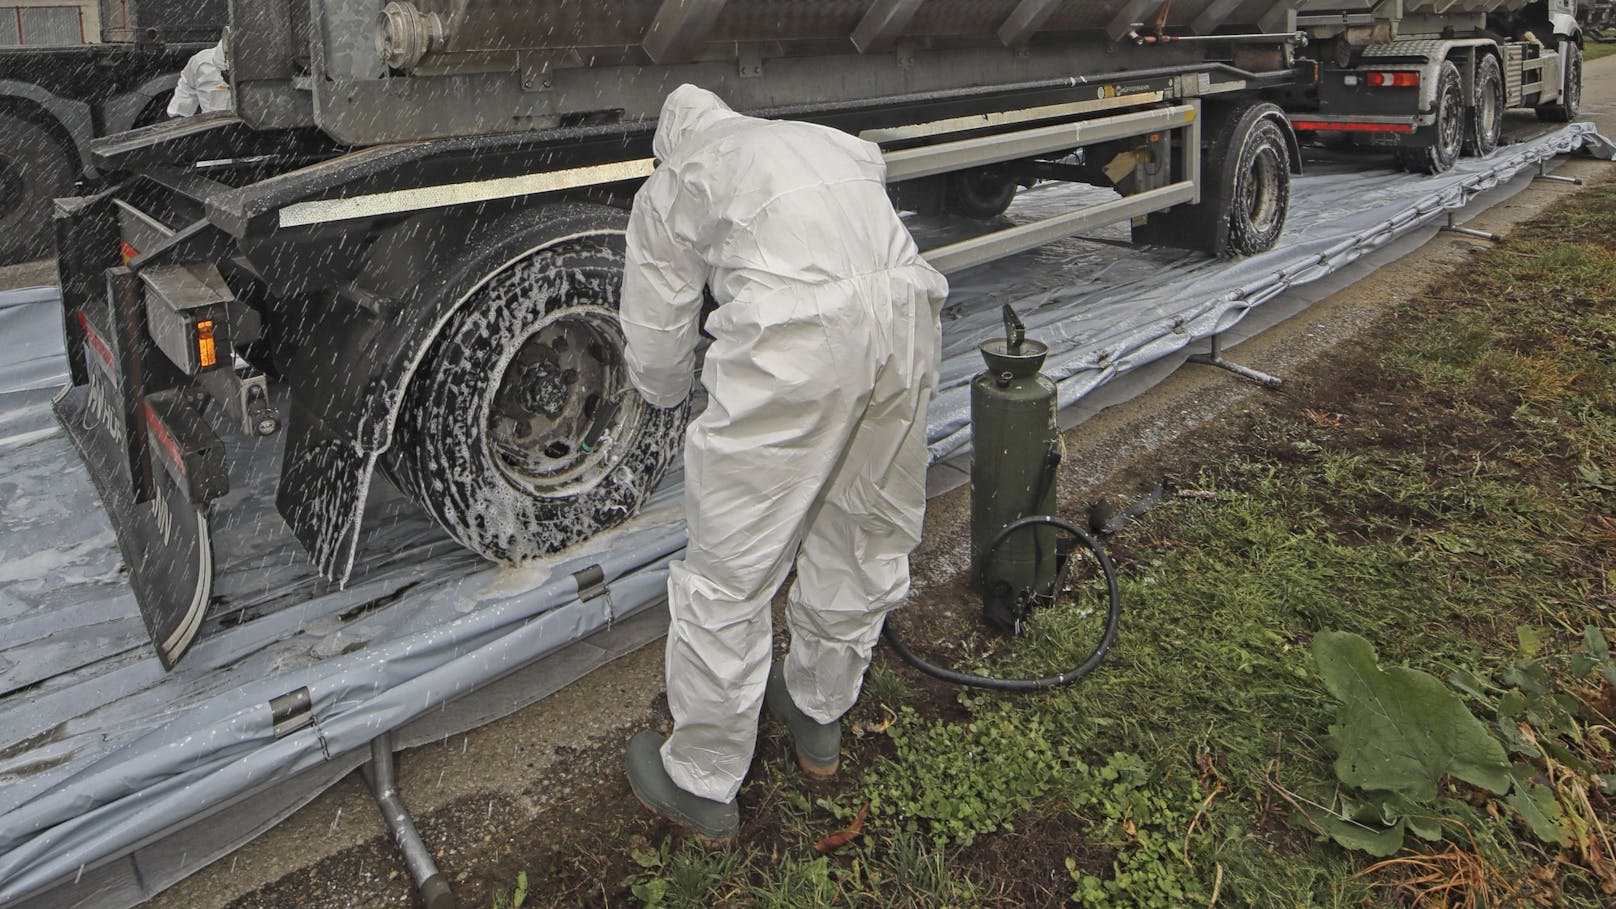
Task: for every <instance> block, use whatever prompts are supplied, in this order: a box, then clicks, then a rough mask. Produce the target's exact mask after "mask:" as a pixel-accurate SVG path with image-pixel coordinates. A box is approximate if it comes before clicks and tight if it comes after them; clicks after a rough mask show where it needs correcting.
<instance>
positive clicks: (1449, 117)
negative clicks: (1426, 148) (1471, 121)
mask: <svg viewBox="0 0 1616 909" xmlns="http://www.w3.org/2000/svg"><path fill="white" fill-rule="evenodd" d="M1458 94H1459V93H1458V91H1457V89H1455V90H1453V91H1446V92H1443V93H1442V104H1441V108H1440V109H1439V110H1438V111H1437V126H1436V128H1437V134H1436V135H1437V147H1438V148H1439V149H1440V150H1441V151H1443V152H1445V153H1451V154H1450V155H1449V156H1450V157H1452V156H1453V155H1456V154H1457V152H1458V148H1459V141H1460V138H1461V136H1460V133H1461V131H1462V130H1463V128H1464V116H1463V114H1464V105H1463V104H1461V103H1459V97H1458Z"/></svg>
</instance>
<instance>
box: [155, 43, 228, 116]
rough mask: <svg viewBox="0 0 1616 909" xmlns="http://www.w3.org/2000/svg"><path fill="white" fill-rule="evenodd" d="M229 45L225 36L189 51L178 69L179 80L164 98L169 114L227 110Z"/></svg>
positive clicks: (181, 114)
mask: <svg viewBox="0 0 1616 909" xmlns="http://www.w3.org/2000/svg"><path fill="white" fill-rule="evenodd" d="M230 108H231V104H230V49H229V44H228V39H227V38H221V39H219V43H218V44H215V45H214V46H212V47H210V48H208V49H206V50H200V51H197V52H196V53H195V54H192V55H191V59H190V60H189V61H188V62H187V63H186V64H185V68H184V69H182V70H180V81H179V84H177V85H175V86H174V96H173V97H172V98H170V99H168V115H169V116H170V117H194V116H196V115H197V114H199V113H202V114H211V113H213V112H215V111H221V110H230Z"/></svg>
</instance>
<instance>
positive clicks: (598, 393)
mask: <svg viewBox="0 0 1616 909" xmlns="http://www.w3.org/2000/svg"><path fill="white" fill-rule="evenodd" d="M612 401H616V402H618V404H619V405H620V406H619V408H618V410H617V413H616V414H615V415H614V416H613V417H612V418H611V419H610V420H609V421H608V424H607V426H606V427H605V431H604V432H603V433H602V434H601V435H600V437H599V439H598V440H597V444H595V445H594V446H589V445H587V442H588V436H589V434H590V430H591V429H592V428H593V427H594V423H595V419H596V416H597V415H598V414H599V413H600V411H601V409H602V408H604V407H605V406H606V405H607V404H608V403H609V402H612ZM640 416H641V406H640V402H639V398H638V397H637V396H636V395H634V394H633V389H632V388H631V387H630V386H629V384H628V377H627V374H626V373H625V372H624V367H623V336H622V333H621V330H620V329H619V328H618V327H617V314H616V313H615V312H613V311H612V310H610V309H607V308H605V307H601V306H580V307H573V308H569V309H566V310H562V311H561V312H557V313H553V314H551V315H549V316H547V317H546V318H545V319H544V320H542V321H541V322H539V323H538V325H536V326H535V327H534V329H533V331H532V332H531V333H530V334H529V335H528V336H527V338H526V339H525V340H523V341H522V343H521V344H520V346H518V348H517V350H516V353H515V355H514V356H512V357H511V359H510V362H509V363H508V365H507V366H506V368H505V374H504V376H503V377H501V380H500V383H499V387H498V389H497V390H496V391H495V393H494V398H493V402H492V406H491V407H490V409H489V414H488V439H489V453H490V455H491V457H492V459H493V461H494V464H495V466H496V467H497V468H498V469H499V471H500V473H501V474H503V475H504V476H505V478H506V479H507V480H509V481H510V482H511V483H513V484H515V485H517V486H519V487H521V488H523V489H525V490H526V491H528V492H529V493H531V494H533V495H536V496H540V497H551V496H564V495H574V494H576V493H578V492H580V491H582V490H584V489H588V488H590V487H592V486H594V485H595V484H596V483H598V482H600V480H601V479H602V478H604V477H605V476H606V475H607V474H609V473H611V471H612V469H613V468H614V467H615V466H616V465H617V463H618V462H619V461H620V460H621V459H622V454H623V449H624V447H625V446H624V444H623V443H624V442H626V441H627V440H628V439H629V437H630V436H632V435H633V433H634V430H635V429H636V428H637V426H638V424H639V420H640Z"/></svg>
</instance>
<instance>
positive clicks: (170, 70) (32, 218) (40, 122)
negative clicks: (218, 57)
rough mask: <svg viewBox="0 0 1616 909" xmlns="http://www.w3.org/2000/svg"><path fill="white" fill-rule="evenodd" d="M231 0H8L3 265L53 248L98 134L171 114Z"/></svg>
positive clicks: (1, 40) (4, 12) (2, 43)
mask: <svg viewBox="0 0 1616 909" xmlns="http://www.w3.org/2000/svg"><path fill="white" fill-rule="evenodd" d="M226 15H227V11H226V8H225V3H224V0H0V265H8V264H12V263H14V262H20V261H24V260H27V259H32V258H37V257H39V256H44V255H48V254H49V253H50V251H51V244H52V234H51V231H50V229H49V224H50V218H51V200H52V199H55V198H57V197H59V196H66V195H69V194H71V193H72V191H73V187H74V184H75V183H76V182H77V181H79V180H80V179H89V178H93V177H94V176H95V171H94V168H93V167H92V166H91V165H90V143H91V141H93V140H94V139H95V138H96V137H97V136H104V135H108V134H111V133H119V132H124V131H126V130H129V129H133V128H135V127H138V126H144V125H146V124H148V123H154V122H156V121H158V120H160V119H162V117H163V115H164V107H165V105H166V103H167V100H168V96H169V94H170V93H171V92H172V91H173V89H174V81H175V76H176V74H177V73H178V72H179V71H180V68H181V67H183V66H184V65H185V61H186V60H187V59H188V58H189V57H190V55H191V54H194V53H196V52H197V51H198V50H200V49H202V48H204V47H207V46H208V45H211V44H213V43H214V42H215V41H218V40H219V34H220V30H221V29H222V28H223V27H224V24H225V21H226Z"/></svg>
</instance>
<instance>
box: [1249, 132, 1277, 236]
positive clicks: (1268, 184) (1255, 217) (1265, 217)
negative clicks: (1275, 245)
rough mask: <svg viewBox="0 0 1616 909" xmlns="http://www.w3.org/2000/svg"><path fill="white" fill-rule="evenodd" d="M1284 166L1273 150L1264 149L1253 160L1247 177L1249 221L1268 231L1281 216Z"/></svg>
mask: <svg viewBox="0 0 1616 909" xmlns="http://www.w3.org/2000/svg"><path fill="white" fill-rule="evenodd" d="M1281 167H1282V165H1281V164H1280V161H1279V156H1278V155H1277V154H1276V153H1275V152H1274V150H1273V149H1272V148H1264V149H1262V150H1261V151H1260V152H1258V154H1257V155H1256V156H1255V157H1254V158H1252V161H1251V170H1250V172H1249V173H1248V174H1247V175H1246V180H1245V186H1244V190H1245V193H1244V196H1245V198H1244V200H1243V201H1244V203H1245V206H1246V214H1247V220H1249V221H1250V222H1251V224H1252V225H1253V226H1254V227H1257V228H1259V229H1263V230H1266V229H1267V228H1268V227H1269V225H1270V224H1272V223H1273V221H1274V219H1275V218H1276V217H1278V216H1279V186H1280V179H1281V171H1280V168H1281Z"/></svg>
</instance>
